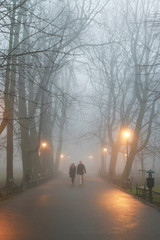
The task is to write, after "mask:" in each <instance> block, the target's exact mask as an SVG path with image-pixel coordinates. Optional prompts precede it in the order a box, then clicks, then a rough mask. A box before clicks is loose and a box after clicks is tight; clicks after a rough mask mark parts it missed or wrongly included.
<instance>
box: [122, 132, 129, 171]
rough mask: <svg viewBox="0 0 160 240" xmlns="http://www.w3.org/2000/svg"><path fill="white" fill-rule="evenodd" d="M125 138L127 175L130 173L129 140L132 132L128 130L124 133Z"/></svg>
mask: <svg viewBox="0 0 160 240" xmlns="http://www.w3.org/2000/svg"><path fill="white" fill-rule="evenodd" d="M123 136H124V138H125V139H126V158H127V163H126V164H127V173H128V139H129V137H130V132H129V131H128V130H125V131H124V132H123Z"/></svg>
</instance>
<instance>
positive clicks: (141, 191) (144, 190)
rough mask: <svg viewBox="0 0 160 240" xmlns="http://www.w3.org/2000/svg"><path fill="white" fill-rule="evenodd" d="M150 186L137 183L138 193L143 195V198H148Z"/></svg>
mask: <svg viewBox="0 0 160 240" xmlns="http://www.w3.org/2000/svg"><path fill="white" fill-rule="evenodd" d="M148 190H149V189H148V187H146V185H142V186H138V185H136V195H138V196H140V197H142V198H146V193H147V191H148Z"/></svg>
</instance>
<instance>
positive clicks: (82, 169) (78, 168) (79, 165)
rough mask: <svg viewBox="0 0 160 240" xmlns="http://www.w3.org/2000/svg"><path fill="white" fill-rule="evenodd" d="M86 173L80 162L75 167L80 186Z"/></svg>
mask: <svg viewBox="0 0 160 240" xmlns="http://www.w3.org/2000/svg"><path fill="white" fill-rule="evenodd" d="M85 173H86V168H85V166H84V164H83V163H82V161H80V162H79V164H78V166H77V174H78V175H79V185H82V184H83V183H84V178H83V175H84V174H85Z"/></svg>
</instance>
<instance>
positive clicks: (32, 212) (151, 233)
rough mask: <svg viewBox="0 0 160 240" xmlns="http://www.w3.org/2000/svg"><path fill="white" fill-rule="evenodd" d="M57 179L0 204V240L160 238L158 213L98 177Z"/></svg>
mask: <svg viewBox="0 0 160 240" xmlns="http://www.w3.org/2000/svg"><path fill="white" fill-rule="evenodd" d="M69 180H70V179H69V178H68V177H64V176H63V177H59V178H57V179H53V180H51V181H50V182H47V183H45V184H43V185H41V186H39V187H36V188H32V189H29V190H28V191H26V192H24V193H22V194H20V195H17V196H15V197H14V198H12V199H10V200H8V201H6V202H4V203H1V204H0V240H159V239H160V212H159V211H158V210H156V209H154V208H152V207H150V206H148V205H145V204H143V203H142V202H140V201H139V200H137V199H135V198H134V197H132V196H130V195H128V194H127V193H124V192H122V191H121V190H119V189H117V188H116V187H115V186H114V185H112V184H110V183H107V182H105V181H103V180H101V179H100V178H98V177H86V178H85V185H84V187H79V186H78V183H76V185H75V186H74V187H72V186H71V185H70V182H69Z"/></svg>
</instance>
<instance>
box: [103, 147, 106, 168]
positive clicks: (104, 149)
mask: <svg viewBox="0 0 160 240" xmlns="http://www.w3.org/2000/svg"><path fill="white" fill-rule="evenodd" d="M103 151H104V171H105V172H106V153H107V148H106V147H104V148H103Z"/></svg>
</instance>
